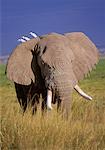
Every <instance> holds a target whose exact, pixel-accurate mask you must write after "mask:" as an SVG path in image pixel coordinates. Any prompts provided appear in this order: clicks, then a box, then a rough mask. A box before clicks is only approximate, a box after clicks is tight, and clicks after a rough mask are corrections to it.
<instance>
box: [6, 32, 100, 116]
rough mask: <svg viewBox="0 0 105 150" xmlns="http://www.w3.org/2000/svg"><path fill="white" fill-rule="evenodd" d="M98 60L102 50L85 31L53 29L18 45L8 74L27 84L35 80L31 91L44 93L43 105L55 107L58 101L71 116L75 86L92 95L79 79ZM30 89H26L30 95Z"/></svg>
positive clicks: (8, 66) (88, 97)
mask: <svg viewBox="0 0 105 150" xmlns="http://www.w3.org/2000/svg"><path fill="white" fill-rule="evenodd" d="M97 61H98V50H97V48H96V47H95V45H94V44H93V43H92V42H91V41H90V39H89V38H88V37H87V36H86V35H85V34H83V33H80V32H74V33H66V34H64V35H61V34H57V33H50V34H47V35H43V36H41V37H40V38H36V39H31V40H29V41H27V42H25V43H22V44H21V45H19V46H17V48H16V49H15V50H14V51H13V53H12V55H11V56H10V58H9V60H8V64H7V77H8V78H9V79H10V80H12V81H14V82H15V83H17V84H20V85H21V86H23V85H25V88H26V86H27V85H29V86H30V85H32V84H34V87H35V88H33V90H32V91H34V92H31V95H33V93H34V94H35V93H37V94H38V95H39V93H41V94H42V97H43V98H45V99H44V101H43V103H42V108H44V107H46V103H47V107H48V108H50V109H52V106H51V102H53V103H56V102H57V108H58V109H59V108H61V109H62V110H63V114H64V116H68V114H69V111H70V103H71V97H72V92H73V89H75V90H76V91H77V92H78V93H79V94H80V95H82V96H83V97H85V98H86V99H89V100H91V99H92V98H91V97H90V96H88V95H87V94H86V93H84V92H83V91H82V90H81V89H80V87H79V86H78V85H77V83H78V81H79V80H81V79H83V78H84V76H86V75H87V73H88V72H90V71H91V70H92V68H93V67H94V65H95V64H96V63H97ZM36 89H39V90H38V91H40V92H39V93H38V92H37V90H36ZM28 93H29V90H28V92H27V90H26V93H25V96H26V99H27V98H28V96H27V95H28ZM31 97H32V96H31Z"/></svg>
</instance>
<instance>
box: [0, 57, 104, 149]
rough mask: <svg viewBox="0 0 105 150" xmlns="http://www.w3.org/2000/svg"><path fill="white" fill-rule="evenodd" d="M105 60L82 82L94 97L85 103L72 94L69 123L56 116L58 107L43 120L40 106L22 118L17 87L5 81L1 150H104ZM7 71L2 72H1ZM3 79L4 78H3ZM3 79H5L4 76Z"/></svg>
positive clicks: (1, 93) (0, 132) (2, 89)
mask: <svg viewBox="0 0 105 150" xmlns="http://www.w3.org/2000/svg"><path fill="white" fill-rule="evenodd" d="M103 69H105V60H102V61H101V62H100V63H99V65H98V67H97V70H96V71H93V72H92V74H91V75H90V78H86V79H85V80H84V81H82V82H81V83H80V85H81V87H82V89H84V90H85V91H87V93H89V94H90V95H92V97H93V100H92V101H86V100H84V99H83V98H82V97H80V96H79V95H78V94H77V93H76V92H74V93H73V100H72V107H71V113H70V116H69V119H68V120H64V119H62V117H61V116H60V114H57V111H56V105H55V106H53V108H54V109H53V110H52V111H48V112H47V113H46V115H45V116H44V117H42V115H41V110H40V106H39V107H38V111H37V114H36V115H34V116H32V115H31V113H30V110H27V112H26V113H25V114H24V115H23V114H22V111H21V109H20V106H19V104H18V102H17V99H16V95H15V90H14V86H13V85H12V84H11V83H10V82H8V81H7V79H5V80H6V83H5V82H4V81H3V83H2V86H1V87H0V96H1V100H0V103H1V104H0V105H1V131H0V136H1V149H3V150H104V149H105V71H104V70H103ZM3 71H4V69H2V72H3ZM100 72H101V73H100ZM1 76H2V75H1ZM2 79H3V76H2Z"/></svg>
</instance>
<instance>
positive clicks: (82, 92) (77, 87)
mask: <svg viewBox="0 0 105 150" xmlns="http://www.w3.org/2000/svg"><path fill="white" fill-rule="evenodd" d="M74 89H75V90H76V91H77V92H78V93H79V94H80V95H81V96H83V97H84V98H86V99H88V100H92V97H90V96H89V95H87V94H86V93H84V91H82V89H81V88H80V87H79V86H78V85H76V86H75V87H74Z"/></svg>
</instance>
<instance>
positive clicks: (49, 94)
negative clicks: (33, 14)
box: [47, 90, 52, 110]
mask: <svg viewBox="0 0 105 150" xmlns="http://www.w3.org/2000/svg"><path fill="white" fill-rule="evenodd" d="M51 102H52V91H51V90H47V109H48V110H51V109H52V106H51Z"/></svg>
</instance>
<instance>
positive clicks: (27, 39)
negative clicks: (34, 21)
mask: <svg viewBox="0 0 105 150" xmlns="http://www.w3.org/2000/svg"><path fill="white" fill-rule="evenodd" d="M22 38H23V39H24V40H26V41H29V40H30V38H28V37H26V36H22Z"/></svg>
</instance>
